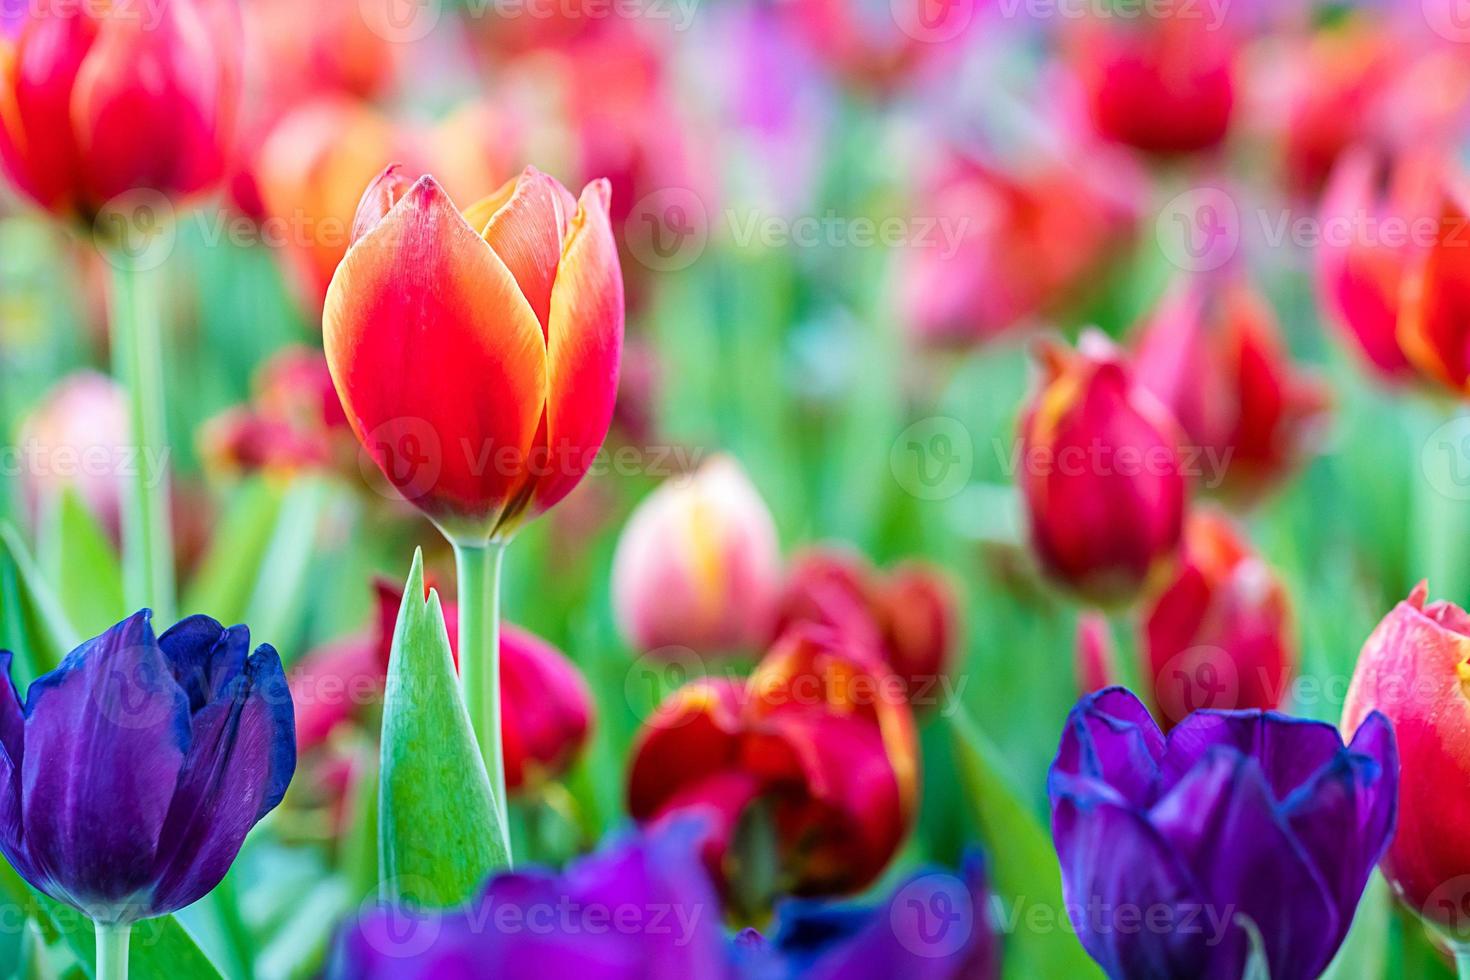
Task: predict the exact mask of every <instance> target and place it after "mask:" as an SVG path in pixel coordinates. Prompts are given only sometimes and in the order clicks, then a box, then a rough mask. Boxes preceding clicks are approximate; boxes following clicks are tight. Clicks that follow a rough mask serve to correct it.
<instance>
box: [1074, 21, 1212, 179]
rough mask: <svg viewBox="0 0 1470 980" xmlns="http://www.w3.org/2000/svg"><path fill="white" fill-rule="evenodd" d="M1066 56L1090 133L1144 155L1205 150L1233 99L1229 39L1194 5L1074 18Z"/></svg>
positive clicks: (1208, 147) (1209, 145)
mask: <svg viewBox="0 0 1470 980" xmlns="http://www.w3.org/2000/svg"><path fill="white" fill-rule="evenodd" d="M1066 41H1067V46H1066V51H1067V56H1068V60H1069V61H1070V64H1071V66H1072V68H1073V70H1075V71H1076V73H1077V76H1078V78H1079V80H1080V81H1081V83H1082V87H1083V90H1084V91H1085V93H1086V97H1087V108H1088V111H1089V113H1090V115H1091V117H1092V122H1093V125H1094V126H1095V127H1096V128H1097V131H1098V134H1099V135H1101V136H1103V137H1104V138H1106V139H1110V140H1116V141H1117V142H1119V143H1124V144H1126V145H1128V146H1131V147H1134V148H1135V149H1138V150H1142V151H1144V152H1145V153H1152V154H1159V155H1172V154H1180V153H1191V152H1194V151H1197V150H1207V149H1210V148H1211V147H1214V146H1216V145H1218V144H1219V143H1220V142H1221V141H1222V140H1224V138H1225V134H1226V132H1227V130H1228V129H1229V127H1230V117H1231V112H1232V110H1233V108H1234V105H1235V74H1234V64H1233V63H1234V61H1235V58H1236V55H1237V43H1236V40H1235V38H1234V35H1233V33H1232V31H1231V30H1230V28H1229V27H1228V25H1225V24H1223V23H1221V24H1212V23H1211V21H1210V20H1209V18H1207V17H1205V16H1202V12H1201V11H1198V10H1186V9H1184V8H1183V7H1179V8H1170V11H1169V12H1167V13H1160V14H1154V15H1145V16H1141V17H1126V18H1125V17H1118V16H1113V15H1100V16H1093V17H1088V18H1085V19H1082V20H1080V21H1079V22H1078V23H1077V24H1076V27H1075V29H1074V30H1072V31H1071V32H1070V33H1069V34H1068V36H1067V38H1066Z"/></svg>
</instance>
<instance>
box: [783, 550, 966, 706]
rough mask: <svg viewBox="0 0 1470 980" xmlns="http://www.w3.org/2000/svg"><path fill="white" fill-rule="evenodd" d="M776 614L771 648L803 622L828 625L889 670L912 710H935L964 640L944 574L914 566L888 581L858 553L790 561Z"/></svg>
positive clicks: (810, 553) (807, 554)
mask: <svg viewBox="0 0 1470 980" xmlns="http://www.w3.org/2000/svg"><path fill="white" fill-rule="evenodd" d="M776 610H777V611H776V617H775V628H774V629H773V630H772V631H771V638H772V640H773V641H774V640H776V639H779V638H780V637H781V635H782V634H784V633H785V632H786V631H787V630H788V629H791V628H792V627H794V626H795V625H797V624H800V623H817V624H821V625H824V626H827V627H828V628H830V629H832V630H835V631H836V632H838V633H839V634H841V636H842V637H843V642H844V643H845V644H847V645H850V646H851V647H853V648H858V649H864V650H868V651H870V652H872V653H873V654H875V655H876V656H877V657H878V658H879V659H881V660H882V661H883V662H884V663H886V664H887V665H888V667H889V669H891V670H892V671H893V673H894V674H895V675H896V676H897V677H898V678H899V679H900V680H902V681H903V683H904V685H905V688H906V690H907V693H908V697H909V703H910V705H911V706H912V707H913V708H914V710H916V711H920V710H923V709H925V708H929V707H933V706H934V705H935V704H936V703H937V697H936V696H937V694H938V693H939V689H938V687H937V684H938V682H939V680H940V679H941V678H942V677H944V676H945V675H946V674H947V673H948V671H949V666H950V660H951V659H952V657H953V654H954V648H955V644H956V642H957V639H958V634H959V625H958V619H959V599H958V597H957V596H956V595H955V590H954V586H953V584H952V583H951V582H950V581H949V579H948V578H946V577H945V576H944V574H943V573H942V572H941V571H939V569H937V568H934V567H933V566H931V565H928V564H926V563H924V562H919V561H909V562H904V563H903V564H900V565H898V566H897V567H895V568H894V569H893V570H892V571H891V572H888V573H886V574H885V573H884V572H881V571H879V570H878V569H875V568H873V567H872V566H871V565H870V564H869V563H868V561H867V560H866V559H865V558H864V557H863V556H862V555H860V554H858V553H856V552H853V551H849V550H847V549H844V548H840V547H832V546H818V547H815V548H808V549H806V550H805V551H803V552H801V553H800V554H798V555H797V556H795V557H794V558H793V559H792V562H791V570H790V572H789V573H788V575H787V580H786V585H785V587H784V588H783V590H782V593H781V597H780V599H779V600H778V602H777V605H776Z"/></svg>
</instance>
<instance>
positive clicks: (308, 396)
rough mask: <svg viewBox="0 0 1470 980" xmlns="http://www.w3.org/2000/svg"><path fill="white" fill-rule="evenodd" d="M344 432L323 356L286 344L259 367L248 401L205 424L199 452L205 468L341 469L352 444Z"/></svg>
mask: <svg viewBox="0 0 1470 980" xmlns="http://www.w3.org/2000/svg"><path fill="white" fill-rule="evenodd" d="M349 433H350V430H349V429H348V426H347V418H346V417H345V416H344V415H343V414H342V403H341V402H340V401H338V400H337V391H336V389H335V388H333V387H332V375H331V372H329V371H328V370H327V361H326V358H325V357H323V356H322V353H321V351H318V350H313V349H311V348H307V347H288V348H286V349H284V350H282V351H280V352H278V353H277V354H275V355H273V356H272V357H271V359H270V360H269V361H267V362H266V363H265V364H264V365H263V366H262V367H261V369H260V371H259V372H258V373H257V375H256V378H255V395H254V397H253V398H252V399H251V401H250V403H249V404H247V405H240V406H236V407H234V408H231V409H227V410H226V411H225V412H223V413H221V414H220V415H218V416H216V417H214V418H213V419H210V420H209V421H208V422H206V423H205V425H204V427H203V428H202V429H201V430H200V435H199V444H200V455H201V456H202V457H203V458H204V461H205V463H206V464H207V465H208V466H209V467H210V468H211V469H214V470H222V471H226V472H233V471H245V472H251V471H254V470H259V469H270V470H277V469H279V470H285V471H292V470H297V469H303V468H310V467H328V466H330V465H331V464H333V463H336V464H338V465H339V466H340V467H341V468H342V469H346V468H347V467H348V466H350V465H351V460H352V451H353V448H354V447H355V445H356V444H355V442H354V441H353V440H352V438H351V436H350V434H349ZM344 439H345V442H346V445H345V448H344Z"/></svg>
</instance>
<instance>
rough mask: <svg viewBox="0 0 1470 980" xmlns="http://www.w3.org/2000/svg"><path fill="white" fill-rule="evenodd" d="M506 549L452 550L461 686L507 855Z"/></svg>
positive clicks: (486, 546)
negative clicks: (503, 715)
mask: <svg viewBox="0 0 1470 980" xmlns="http://www.w3.org/2000/svg"><path fill="white" fill-rule="evenodd" d="M504 556H505V545H504V544H501V543H499V542H490V543H488V544H461V543H458V542H456V543H455V545H454V562H455V568H456V570H457V572H458V574H459V685H460V690H461V691H462V692H463V694H464V705H465V709H466V710H467V711H468V712H469V716H470V722H471V724H473V725H474V727H475V741H476V742H477V743H478V744H479V746H480V755H481V757H482V758H483V759H484V760H485V772H486V773H487V774H488V775H489V777H490V791H491V793H492V794H493V795H494V798H495V810H496V813H497V814H498V815H499V817H500V832H501V836H502V838H503V840H504V843H505V853H506V854H507V855H509V854H510V853H511V848H510V824H509V822H508V813H507V809H506V802H505V751H504V748H503V746H502V745H501V733H500V563H501V559H502V558H503V557H504Z"/></svg>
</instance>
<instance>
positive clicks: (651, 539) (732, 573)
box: [612, 456, 781, 655]
mask: <svg viewBox="0 0 1470 980" xmlns="http://www.w3.org/2000/svg"><path fill="white" fill-rule="evenodd" d="M780 574H781V552H780V545H779V543H778V542H777V539H776V525H775V522H774V521H773V520H772V519H771V513H770V511H769V510H767V509H766V505H765V501H763V500H762V499H761V496H760V493H759V492H758V491H757V490H756V488H755V487H754V486H753V485H752V484H751V482H750V480H749V478H747V477H746V475H745V472H744V471H743V470H741V468H740V466H739V464H738V463H736V462H735V461H734V460H733V459H731V458H729V457H727V456H718V457H715V458H714V459H711V460H709V461H708V462H706V463H705V464H704V465H703V466H701V467H700V468H699V470H698V471H696V472H695V473H693V474H691V475H687V476H676V477H671V478H670V479H669V480H668V481H666V482H665V483H664V484H663V486H661V487H659V488H658V489H657V490H655V491H654V492H653V493H652V494H650V495H649V496H648V498H647V499H645V500H644V501H643V502H642V503H640V504H639V505H638V508H637V509H636V510H635V511H634V512H633V514H632V516H631V517H630V518H629V519H628V523H627V526H626V527H624V528H623V533H622V534H621V536H619V538H618V546H617V551H616V553H615V554H614V556H613V570H612V590H613V596H612V600H613V611H614V613H615V614H616V616H617V621H618V628H619V630H620V631H621V632H622V634H623V637H624V639H626V640H627V642H628V643H629V645H630V646H632V647H634V648H635V649H638V650H640V651H644V652H655V651H658V650H660V649H662V648H665V647H678V648H684V649H689V650H693V651H695V652H696V653H699V654H705V655H717V654H722V653H731V652H735V651H739V650H748V649H752V648H754V647H756V646H757V645H758V644H760V643H761V642H762V641H763V640H764V639H765V638H766V633H767V631H768V630H769V628H770V622H771V615H772V604H773V602H774V601H775V598H776V589H777V588H778V586H779V579H780Z"/></svg>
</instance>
